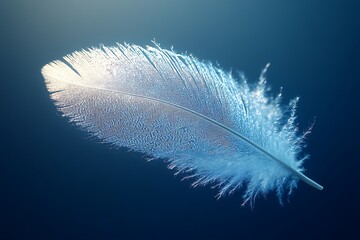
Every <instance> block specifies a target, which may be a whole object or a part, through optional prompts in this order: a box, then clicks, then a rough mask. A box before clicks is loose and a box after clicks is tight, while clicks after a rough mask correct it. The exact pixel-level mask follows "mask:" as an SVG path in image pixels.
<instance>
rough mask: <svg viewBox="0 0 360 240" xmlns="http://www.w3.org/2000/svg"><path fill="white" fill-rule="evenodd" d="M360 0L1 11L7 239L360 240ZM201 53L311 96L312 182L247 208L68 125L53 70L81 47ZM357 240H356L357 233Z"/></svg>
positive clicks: (307, 109) (302, 118)
mask: <svg viewBox="0 0 360 240" xmlns="http://www.w3.org/2000/svg"><path fill="white" fill-rule="evenodd" d="M357 2H358V1H340V0H339V1H333V0H322V1H320V0H318V1H315V0H302V1H291V0H290V1H289V0H288V1H286V0H283V1H280V0H276V1H259V0H248V1H230V0H225V1H186V0H183V1H160V0H152V1H145V0H144V1H105V0H102V1H100V0H98V1H95V0H88V1H85V0H71V1H70V0H61V1H47V0H43V1H40V0H31V1H30V0H29V1H26V0H24V1H19V0H11V1H10V0H8V1H6V0H2V1H0V29H1V33H0V34H1V37H0V43H1V45H0V49H1V50H0V51H1V52H0V61H1V63H0V73H1V74H0V78H1V82H0V84H1V85H0V107H1V108H0V114H1V115H0V116H1V118H0V133H1V145H0V158H1V160H0V238H1V239H230V238H231V239H264V238H266V239H272V238H277V239H331V238H340V237H341V238H344V239H349V238H350V237H351V236H353V234H356V235H358V231H357V230H358V229H357V228H358V224H359V217H360V215H359V213H360V206H359V201H360V199H359V192H360V188H359V183H360V182H359V167H360V163H359V155H358V150H359V131H358V130H359V127H358V125H359V117H358V114H359V109H360V108H359V80H360V78H359V76H360V74H359V66H360V47H359V43H360V17H359V12H360V7H359V4H358V3H357ZM154 38H155V39H156V41H158V42H160V44H161V46H162V47H164V48H170V47H171V46H174V49H175V50H176V51H177V52H185V51H188V52H190V53H193V54H194V55H195V56H197V57H198V58H200V59H205V60H210V61H213V62H218V63H220V65H221V66H222V67H223V68H224V69H225V70H227V71H229V70H231V69H232V70H242V71H244V72H245V74H246V76H247V77H248V79H249V81H252V82H255V81H256V80H257V78H258V76H259V74H260V71H261V69H262V68H263V67H264V66H265V64H266V63H267V62H271V64H272V65H271V67H270V69H269V71H268V74H267V76H268V82H269V84H270V85H271V86H272V89H273V93H274V94H276V93H277V92H278V89H279V88H280V87H281V86H282V87H284V91H283V93H284V102H287V101H288V100H289V99H291V98H293V97H295V96H299V97H300V104H299V108H298V116H299V117H298V123H299V126H300V128H301V129H302V130H303V131H304V130H306V129H307V127H309V126H310V125H311V123H312V122H313V119H314V117H316V124H315V126H314V129H313V132H312V134H311V135H310V136H309V137H308V141H307V148H306V149H305V152H306V153H309V154H311V159H309V160H308V161H306V162H305V168H306V169H307V171H306V173H307V175H308V176H310V177H312V178H313V179H315V180H316V181H318V182H319V183H321V184H323V185H324V187H325V189H324V190H323V191H317V190H315V189H313V188H311V187H309V186H307V185H305V184H303V183H300V184H299V187H298V189H296V190H295V192H294V194H293V195H292V196H291V197H290V202H286V203H285V205H284V206H281V205H279V203H278V201H277V199H276V197H275V196H274V194H270V195H269V196H267V199H264V198H262V197H261V198H258V199H257V201H256V204H255V208H254V209H251V208H250V207H248V206H247V207H241V202H242V199H241V192H237V193H235V194H234V195H233V196H230V197H225V198H223V199H220V200H216V199H215V198H214V196H215V195H216V192H217V191H216V190H215V189H211V188H210V187H199V188H195V189H193V188H190V183H191V182H189V181H180V180H181V176H180V177H179V176H173V173H174V172H173V171H170V170H167V169H166V165H165V164H164V163H162V162H161V161H153V162H150V163H146V162H145V160H144V159H143V158H142V155H141V154H139V153H134V152H128V151H127V150H126V149H120V150H115V149H109V147H108V146H106V145H103V144H99V143H98V141H97V140H93V139H89V138H88V136H87V135H86V134H85V133H83V132H82V131H80V130H79V129H77V128H76V127H74V126H72V125H71V124H69V123H67V121H66V119H63V118H61V117H60V114H59V113H58V112H57V111H56V109H55V107H54V105H53V104H52V103H51V101H50V100H49V96H48V92H47V90H46V88H45V85H44V81H43V78H42V76H41V73H40V69H41V67H42V66H43V65H45V64H46V63H48V62H50V61H52V60H55V59H59V58H61V57H62V56H64V55H65V54H68V53H71V52H73V51H75V50H79V49H81V48H86V47H90V46H98V45H99V43H103V44H105V45H114V44H115V42H120V43H122V42H124V41H126V42H129V43H136V44H139V45H146V44H151V40H152V39H154ZM356 235H355V236H356Z"/></svg>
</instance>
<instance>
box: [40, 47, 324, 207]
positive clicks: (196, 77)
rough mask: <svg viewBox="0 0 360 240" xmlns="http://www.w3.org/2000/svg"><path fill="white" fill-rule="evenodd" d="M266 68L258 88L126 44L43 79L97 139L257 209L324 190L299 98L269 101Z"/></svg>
mask: <svg viewBox="0 0 360 240" xmlns="http://www.w3.org/2000/svg"><path fill="white" fill-rule="evenodd" d="M155 45H156V44H155ZM266 69H267V67H266V68H265V69H264V70H263V72H262V74H261V76H260V81H259V82H258V84H257V85H255V86H252V87H251V86H249V84H248V83H247V82H246V81H245V79H244V78H243V77H240V80H236V79H234V77H233V76H232V75H231V74H229V73H226V72H224V71H223V70H221V69H220V68H219V67H217V66H213V65H212V64H211V63H208V62H203V61H199V60H197V59H196V58H195V57H193V56H189V55H182V54H177V53H175V52H173V51H169V50H165V49H162V48H161V47H160V46H158V45H156V46H155V47H150V46H147V47H146V48H142V47H140V46H137V45H128V44H124V45H121V44H118V45H117V46H116V47H105V46H102V47H100V48H92V49H88V50H82V51H78V52H74V53H72V54H70V55H67V56H65V57H64V58H63V60H61V61H60V60H58V61H54V62H51V63H49V64H47V65H46V66H44V67H43V69H42V74H43V76H44V78H45V83H46V86H47V88H48V90H49V92H50V95H51V98H52V99H53V100H54V103H55V105H56V106H57V108H58V110H59V111H60V112H62V113H63V115H64V116H66V117H68V118H69V119H70V121H71V122H74V123H76V124H77V125H79V126H80V127H81V128H82V129H84V130H86V131H88V132H89V133H90V134H92V135H94V136H96V137H98V138H99V139H101V140H102V141H104V142H107V143H110V144H112V145H114V146H117V147H127V148H130V149H132V150H135V151H139V152H143V153H146V154H147V155H149V156H151V157H152V158H154V159H158V158H161V159H167V161H168V163H169V168H171V169H173V168H174V169H176V170H177V171H178V172H182V173H185V176H187V177H186V178H192V179H194V183H193V186H197V185H206V184H212V185H213V186H218V188H219V195H218V196H219V197H221V196H223V195H224V194H226V193H232V192H233V191H234V190H236V189H238V188H240V187H244V189H245V191H244V203H246V202H250V203H252V202H253V200H254V198H255V197H256V196H257V195H258V194H267V193H268V192H269V191H271V190H275V191H276V192H277V195H278V196H279V199H281V196H282V195H283V193H284V191H286V192H289V193H290V192H291V190H292V189H293V188H294V187H296V185H297V182H298V180H299V179H300V180H303V181H304V182H306V183H308V184H309V185H311V186H313V187H315V188H318V189H320V190H321V189H322V186H320V185H319V184H317V183H315V182H314V181H312V180H311V179H309V178H307V177H306V176H305V175H303V174H302V171H303V168H302V163H303V159H304V158H303V159H298V158H299V154H300V151H301V150H302V141H303V137H304V136H299V134H298V133H297V129H296V126H295V124H294V120H295V108H296V102H297V99H295V100H293V101H291V102H290V105H289V106H280V95H281V94H279V95H278V97H276V98H275V99H273V98H270V97H268V96H267V94H266V81H265V78H264V74H265V72H266Z"/></svg>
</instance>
